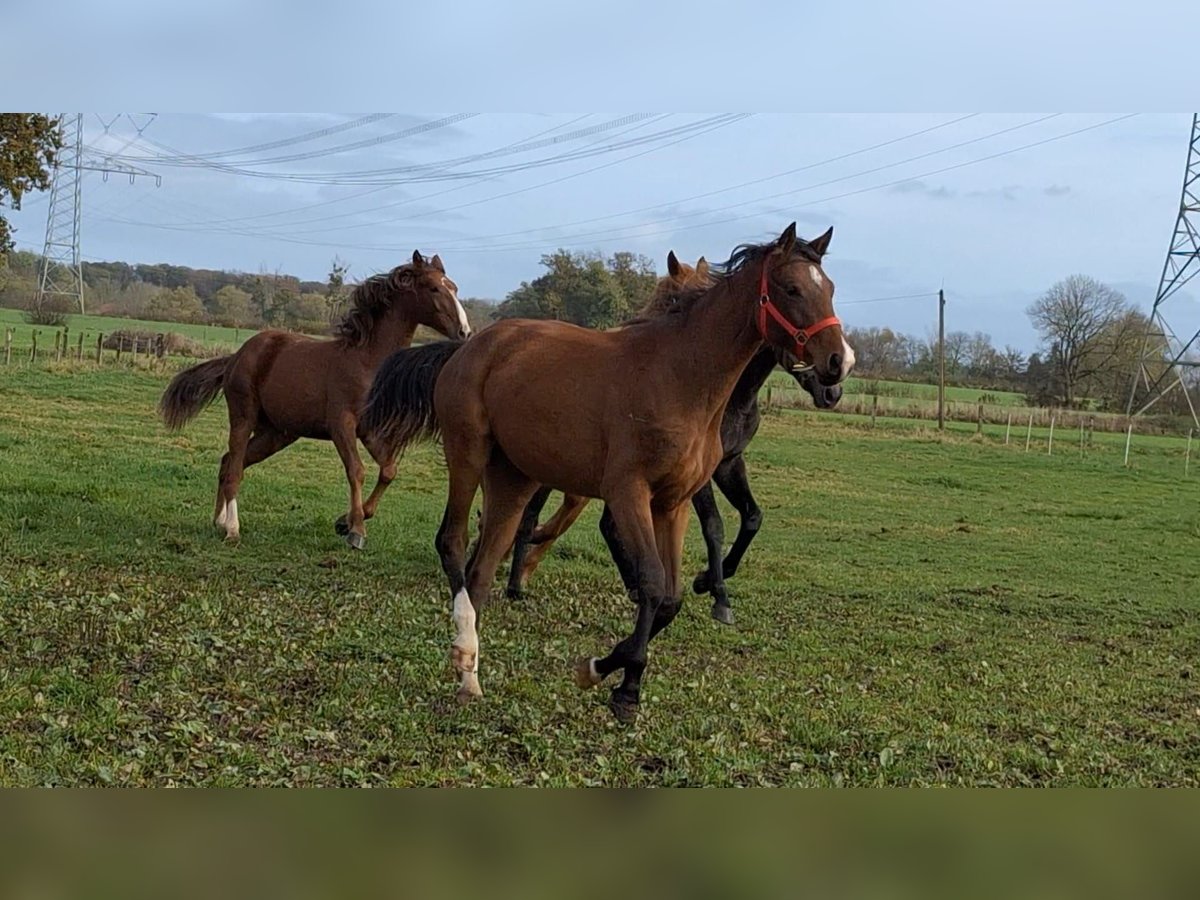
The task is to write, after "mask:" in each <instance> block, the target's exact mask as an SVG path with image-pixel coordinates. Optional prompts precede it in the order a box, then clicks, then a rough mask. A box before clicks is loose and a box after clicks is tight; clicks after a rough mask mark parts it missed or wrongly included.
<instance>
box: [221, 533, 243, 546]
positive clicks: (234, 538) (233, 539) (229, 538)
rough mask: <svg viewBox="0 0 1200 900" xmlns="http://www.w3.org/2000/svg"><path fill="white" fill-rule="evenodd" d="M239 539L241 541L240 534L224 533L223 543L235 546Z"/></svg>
mask: <svg viewBox="0 0 1200 900" xmlns="http://www.w3.org/2000/svg"><path fill="white" fill-rule="evenodd" d="M241 539H242V535H241V532H238V531H235V532H233V533H230V532H226V533H225V543H227V544H236V543H238V542H239V541H241Z"/></svg>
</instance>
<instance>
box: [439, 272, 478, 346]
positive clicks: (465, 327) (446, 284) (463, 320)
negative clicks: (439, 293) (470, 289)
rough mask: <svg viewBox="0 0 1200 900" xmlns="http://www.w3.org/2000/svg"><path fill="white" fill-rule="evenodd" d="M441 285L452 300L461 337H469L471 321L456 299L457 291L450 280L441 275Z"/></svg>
mask: <svg viewBox="0 0 1200 900" xmlns="http://www.w3.org/2000/svg"><path fill="white" fill-rule="evenodd" d="M442 287H443V288H444V289H445V291H446V293H447V294H449V295H450V297H451V299H452V300H454V308H455V311H456V312H457V313H458V327H459V328H461V329H462V332H463V337H470V335H471V323H470V322H468V321H467V311H466V310H465V309H464V308H463V305H462V303H461V302H460V301H459V299H458V291H456V290H455V289H454V287H453V286H452V285H451V284H450V280H449V279H448V278H446V277H445V276H442Z"/></svg>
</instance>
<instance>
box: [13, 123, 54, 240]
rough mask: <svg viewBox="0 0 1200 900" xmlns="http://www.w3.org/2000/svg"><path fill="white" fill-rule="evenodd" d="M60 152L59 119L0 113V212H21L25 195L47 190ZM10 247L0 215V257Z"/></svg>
mask: <svg viewBox="0 0 1200 900" xmlns="http://www.w3.org/2000/svg"><path fill="white" fill-rule="evenodd" d="M60 149H62V134H61V133H60V132H59V129H58V119H55V118H51V117H49V116H43V115H41V114H39V113H0V209H3V208H4V206H5V205H9V206H11V207H12V208H13V209H20V208H21V198H22V197H23V196H24V195H25V194H26V193H27V192H28V191H33V190H37V191H44V190H45V189H46V188H48V187H49V186H50V177H51V175H50V173H51V171H52V170H53V168H54V160H55V159H56V158H57V156H58V151H59V150H60ZM12 246H13V242H12V229H11V228H10V227H9V224H8V220H7V219H5V218H4V216H2V215H0V257H3V256H5V255H6V254H7V253H8V251H9V250H11V249H12Z"/></svg>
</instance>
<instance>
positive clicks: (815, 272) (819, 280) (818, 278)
mask: <svg viewBox="0 0 1200 900" xmlns="http://www.w3.org/2000/svg"><path fill="white" fill-rule="evenodd" d="M808 274H809V275H811V276H812V280H813V284H815V285H816V286H817V287H820V286H821V285H823V284H824V283H825V276H824V275H822V274H821V270H820V269H818V268H817V267H816V266H809V267H808Z"/></svg>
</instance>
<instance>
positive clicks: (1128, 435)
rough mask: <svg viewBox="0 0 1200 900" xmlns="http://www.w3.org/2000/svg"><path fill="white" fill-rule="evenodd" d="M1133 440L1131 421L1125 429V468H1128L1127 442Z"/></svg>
mask: <svg viewBox="0 0 1200 900" xmlns="http://www.w3.org/2000/svg"><path fill="white" fill-rule="evenodd" d="M1132 440H1133V423H1132V422H1130V423H1129V427H1128V428H1127V429H1126V430H1125V468H1127V469H1128V468H1129V443H1130V441H1132Z"/></svg>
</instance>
